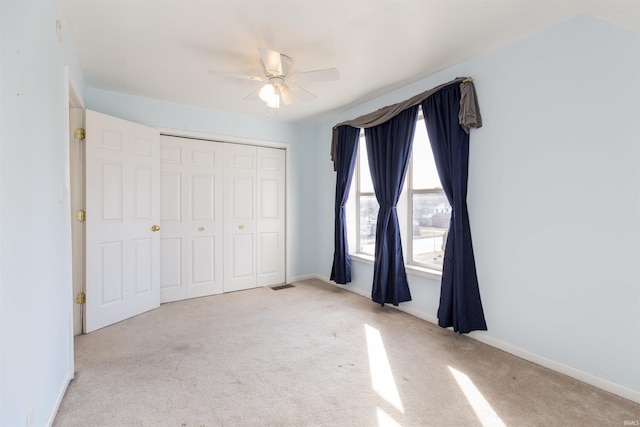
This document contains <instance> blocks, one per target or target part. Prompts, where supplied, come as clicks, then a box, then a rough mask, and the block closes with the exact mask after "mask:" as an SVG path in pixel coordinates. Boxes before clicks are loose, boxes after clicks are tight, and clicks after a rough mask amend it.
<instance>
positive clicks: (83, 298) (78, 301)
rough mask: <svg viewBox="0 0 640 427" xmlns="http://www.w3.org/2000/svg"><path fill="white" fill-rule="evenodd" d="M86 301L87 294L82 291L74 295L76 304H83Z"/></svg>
mask: <svg viewBox="0 0 640 427" xmlns="http://www.w3.org/2000/svg"><path fill="white" fill-rule="evenodd" d="M86 302H87V295H86V294H85V293H84V292H80V293H79V294H78V295H76V304H85V303H86Z"/></svg>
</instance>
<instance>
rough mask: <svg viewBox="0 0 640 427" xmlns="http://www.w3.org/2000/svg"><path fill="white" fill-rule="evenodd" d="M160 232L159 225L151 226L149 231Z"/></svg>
mask: <svg viewBox="0 0 640 427" xmlns="http://www.w3.org/2000/svg"><path fill="white" fill-rule="evenodd" d="M159 230H160V226H159V225H153V226H151V231H154V232H155V231H159Z"/></svg>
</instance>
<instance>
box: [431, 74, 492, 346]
mask: <svg viewBox="0 0 640 427" xmlns="http://www.w3.org/2000/svg"><path fill="white" fill-rule="evenodd" d="M460 97H461V94H460V87H459V85H458V84H451V85H449V86H447V87H445V88H443V89H441V90H439V91H438V92H436V93H434V94H433V95H431V96H430V97H429V98H427V99H425V100H424V101H422V103H421V105H422V113H423V114H424V117H425V120H424V121H425V124H426V127H427V133H428V134H429V140H430V142H431V148H432V151H433V156H434V159H435V163H436V168H437V170H438V175H439V177H440V182H441V183H442V188H443V190H444V192H445V194H446V195H447V199H448V200H449V204H450V205H451V208H452V212H451V222H450V225H449V233H448V235H447V242H446V246H445V253H444V265H443V267H442V283H441V288H440V306H439V308H438V324H439V325H440V326H442V327H443V328H446V327H450V326H453V330H454V331H456V332H460V333H467V332H471V331H473V330H487V325H486V323H485V318H484V311H483V309H482V302H481V300H480V290H479V288H478V277H477V275H476V264H475V259H474V256H473V246H472V243H471V229H470V227H469V213H468V211H467V178H468V172H469V135H468V133H467V132H465V129H463V128H462V127H461V126H460V124H459V122H458V120H459V115H460V113H461V112H460V105H459V104H460Z"/></svg>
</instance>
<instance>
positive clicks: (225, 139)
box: [156, 127, 291, 283]
mask: <svg viewBox="0 0 640 427" xmlns="http://www.w3.org/2000/svg"><path fill="white" fill-rule="evenodd" d="M156 129H158V131H159V132H160V136H162V135H166V136H175V137H178V138H191V139H199V140H203V141H213V142H222V143H227V144H242V145H251V146H254V147H269V148H279V149H283V150H284V152H285V177H284V183H285V184H284V185H285V190H284V197H285V200H284V205H285V220H284V223H285V225H284V234H285V243H284V282H285V283H287V282H288V281H289V278H290V277H291V272H290V266H291V262H290V252H289V248H290V247H291V241H290V238H291V230H290V224H289V218H291V211H290V209H291V203H289V200H290V184H289V176H291V173H290V154H291V153H290V148H291V147H290V144H288V143H284V142H275V141H267V140H261V139H250V138H239V137H234V136H227V135H216V134H211V133H203V132H192V131H187V130H182V129H171V128H163V127H158V128H156Z"/></svg>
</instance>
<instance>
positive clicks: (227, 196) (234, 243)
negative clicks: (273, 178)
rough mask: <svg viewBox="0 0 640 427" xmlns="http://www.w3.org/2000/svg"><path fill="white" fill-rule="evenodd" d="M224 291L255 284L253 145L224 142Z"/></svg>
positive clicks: (254, 155)
mask: <svg viewBox="0 0 640 427" xmlns="http://www.w3.org/2000/svg"><path fill="white" fill-rule="evenodd" d="M224 149H225V162H224V165H225V168H224V224H225V226H224V291H225V292H231V291H239V290H242V289H249V288H255V287H256V284H257V282H256V268H255V267H256V153H257V149H256V147H255V146H250V145H240V144H225V148H224Z"/></svg>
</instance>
